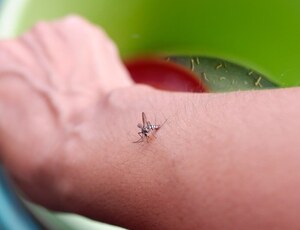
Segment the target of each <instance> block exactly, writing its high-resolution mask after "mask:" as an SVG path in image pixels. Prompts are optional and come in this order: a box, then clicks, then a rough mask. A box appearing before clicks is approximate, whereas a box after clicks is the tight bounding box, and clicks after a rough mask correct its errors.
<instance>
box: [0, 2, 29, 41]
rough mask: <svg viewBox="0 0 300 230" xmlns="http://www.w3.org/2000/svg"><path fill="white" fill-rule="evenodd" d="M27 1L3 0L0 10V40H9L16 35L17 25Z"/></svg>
mask: <svg viewBox="0 0 300 230" xmlns="http://www.w3.org/2000/svg"><path fill="white" fill-rule="evenodd" d="M27 1H28V0H3V3H2V6H1V9H0V38H11V37H13V36H14V35H15V34H16V28H17V23H18V21H19V19H20V17H21V15H22V10H23V7H24V5H25V4H26V2H27Z"/></svg>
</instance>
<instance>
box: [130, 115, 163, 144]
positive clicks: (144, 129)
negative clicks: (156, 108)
mask: <svg viewBox="0 0 300 230" xmlns="http://www.w3.org/2000/svg"><path fill="white" fill-rule="evenodd" d="M142 121H143V124H141V123H138V125H137V127H139V128H140V129H141V131H140V132H138V134H139V135H140V137H141V138H140V139H139V140H137V141H135V142H133V143H139V142H142V141H143V140H144V138H147V142H148V138H149V134H150V133H151V131H157V130H158V129H159V128H161V126H162V125H153V124H151V122H150V121H148V120H147V117H146V114H145V113H144V112H142ZM153 136H154V135H153ZM154 137H155V136H154Z"/></svg>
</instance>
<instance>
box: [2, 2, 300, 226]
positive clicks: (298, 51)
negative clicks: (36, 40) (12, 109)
mask: <svg viewBox="0 0 300 230" xmlns="http://www.w3.org/2000/svg"><path fill="white" fill-rule="evenodd" d="M69 14H79V15H82V16H84V17H86V18H87V19H88V20H90V21H91V22H93V23H95V24H98V25H99V26H101V27H102V28H104V29H105V30H106V31H107V33H108V34H109V36H110V37H111V38H112V39H113V40H114V41H115V42H116V44H117V46H118V48H119V49H120V53H121V56H122V58H123V59H124V63H125V64H126V66H127V68H128V70H129V72H130V73H131V75H132V78H133V79H134V80H135V81H136V82H141V83H147V84H150V85H152V86H154V87H157V88H161V89H165V90H180V91H190V92H198V93H201V92H226V91H235V90H249V89H254V90H260V89H267V88H276V87H292V86H299V85H300V69H299V67H298V60H300V46H299V41H300V1H298V0H287V1H277V0H275V1H274V0H272V1H271V0H264V1H258V0H252V1H239V0H227V1H220V0H216V1H209V0H186V1H184V2H183V1H176V0H173V1H171V0H165V1H158V0H143V1H140V0H128V1H122V0H110V1H105V0H90V1H84V0H51V1H46V0H0V38H1V39H7V38H13V37H15V36H18V35H19V34H21V33H22V32H24V31H26V30H28V29H29V28H30V27H31V26H32V25H34V24H35V23H36V22H38V21H40V20H52V19H57V18H61V17H63V16H66V15H69ZM154 76H157V77H156V78H155V77H154ZM182 82H185V84H182ZM187 82H188V83H187ZM182 85H184V86H185V88H183V87H182ZM0 179H1V180H0V229H4V230H6V229H14V230H18V229H118V228H117V227H111V226H108V225H104V224H100V223H97V222H94V221H91V220H87V219H86V218H83V217H79V216H77V215H71V214H56V213H52V212H49V211H48V210H45V209H43V208H42V207H38V206H36V205H33V204H30V203H28V202H26V201H24V200H21V199H20V198H19V196H18V195H17V193H16V190H15V189H14V188H13V185H12V184H11V182H10V181H9V178H8V177H6V172H5V169H4V168H0Z"/></svg>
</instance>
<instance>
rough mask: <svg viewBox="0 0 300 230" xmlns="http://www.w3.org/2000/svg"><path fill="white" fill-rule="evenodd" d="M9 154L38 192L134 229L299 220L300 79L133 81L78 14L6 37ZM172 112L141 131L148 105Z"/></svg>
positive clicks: (2, 93)
mask: <svg viewBox="0 0 300 230" xmlns="http://www.w3.org/2000/svg"><path fill="white" fill-rule="evenodd" d="M0 63H1V64H0V82H1V84H0V112H1V113H0V114H1V116H0V148H1V154H0V159H1V162H2V163H3V164H4V165H5V167H6V168H7V170H8V171H9V173H10V174H11V176H12V177H13V179H14V180H15V182H16V183H17V185H18V186H19V187H20V188H21V189H22V191H23V192H24V194H25V195H26V196H27V197H28V198H30V199H31V200H33V201H35V202H37V203H40V204H42V205H44V206H46V207H48V208H50V209H54V210H59V211H67V212H75V213H79V214H82V215H85V216H87V217H90V218H93V219H96V220H101V221H104V222H108V223H112V224H115V225H120V226H123V227H127V228H130V229H299V228H300V221H299V219H300V218H299V211H300V210H299V207H300V197H299V192H300V171H299V165H300V155H299V153H300V143H299V137H298V136H299V135H298V134H299V129H300V122H299V121H298V119H299V116H300V106H299V105H300V103H299V100H298V98H299V97H300V89H299V88H290V89H280V90H268V91H255V92H254V91H248V92H235V93H226V94H190V93H169V92H163V91H159V90H155V89H152V88H150V87H147V86H143V85H135V84H133V82H132V81H131V80H130V77H129V76H128V73H127V71H126V70H125V68H124V67H123V65H122V64H121V61H120V58H119V56H118V53H117V50H116V48H115V46H114V45H113V43H112V42H111V41H110V40H109V38H108V37H107V35H105V33H104V32H102V31H101V30H99V29H97V28H95V27H94V26H92V25H90V24H89V23H88V22H86V21H84V20H83V19H81V18H79V17H74V16H73V17H69V18H66V19H64V20H62V21H58V22H52V23H40V24H38V25H37V26H36V27H35V28H34V29H33V30H31V31H30V32H28V33H26V34H25V35H23V36H22V37H21V38H19V39H16V40H11V41H2V42H0ZM143 111H144V112H145V113H146V115H147V118H148V119H149V120H150V121H151V122H152V123H154V122H155V121H156V123H157V124H162V123H163V122H164V121H166V123H165V124H164V125H163V127H162V128H161V129H160V130H158V132H156V133H155V136H156V138H154V137H152V138H151V140H150V141H149V143H147V142H146V141H144V142H142V143H138V144H134V143H132V142H134V141H136V140H138V139H139V136H138V135H137V133H138V131H139V130H138V128H137V127H136V125H137V123H140V122H141V119H142V117H141V113H142V112H143Z"/></svg>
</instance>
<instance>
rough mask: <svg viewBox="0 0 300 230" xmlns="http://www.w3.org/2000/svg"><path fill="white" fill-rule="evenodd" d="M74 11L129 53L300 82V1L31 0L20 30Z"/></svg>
mask: <svg viewBox="0 0 300 230" xmlns="http://www.w3.org/2000/svg"><path fill="white" fill-rule="evenodd" d="M11 1H13V0H11ZM70 13H78V14H81V15H84V16H85V17H87V18H88V19H90V20H91V21H93V22H95V23H97V24H99V25H101V26H102V27H104V28H105V29H106V30H107V32H108V33H109V34H110V36H111V37H112V38H113V39H114V40H115V41H116V42H117V44H118V45H119V47H120V49H121V53H122V55H123V56H124V57H128V56H132V55H136V54H140V53H143V54H144V53H164V54H177V55H178V54H188V55H190V54H194V55H201V56H211V57H217V58H223V59H225V60H228V61H233V62H234V63H237V64H241V65H243V66H245V67H247V68H251V69H255V70H256V71H259V72H261V73H262V74H264V75H266V76H268V77H269V78H270V79H271V80H273V81H274V82H276V83H279V84H281V85H282V86H294V85H300V68H298V60H300V45H299V41H300V1H299V0H287V1H278V0H272V1H271V0H263V1H261V0H251V1H240V0H227V1H221V0H215V1H211V0H185V1H179V0H178V1H175V0H172V1H171V0H164V1H158V0H142V1H141V0H126V1H124V0H109V1H107V0H89V1H84V0H51V1H49V0H28V1H27V3H26V4H25V8H24V10H23V11H22V14H21V17H20V18H19V21H18V23H17V27H16V28H15V29H16V30H15V31H14V32H16V33H19V32H21V31H23V30H25V29H27V28H28V27H29V26H31V25H32V24H33V23H34V22H36V21H37V20H40V19H51V18H57V17H61V16H64V15H66V14H70Z"/></svg>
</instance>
